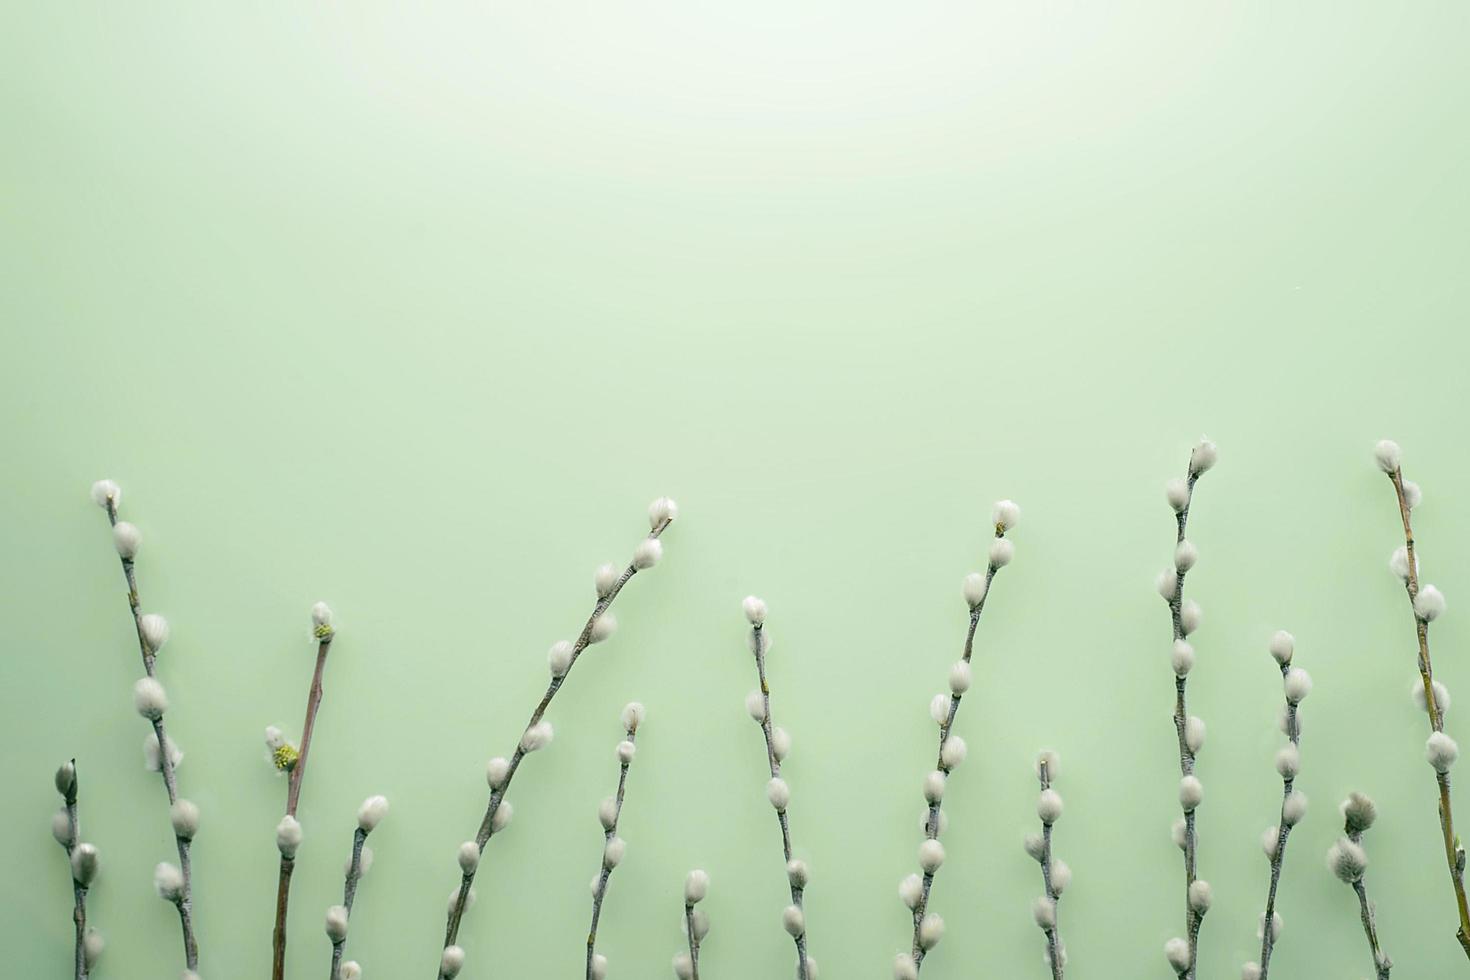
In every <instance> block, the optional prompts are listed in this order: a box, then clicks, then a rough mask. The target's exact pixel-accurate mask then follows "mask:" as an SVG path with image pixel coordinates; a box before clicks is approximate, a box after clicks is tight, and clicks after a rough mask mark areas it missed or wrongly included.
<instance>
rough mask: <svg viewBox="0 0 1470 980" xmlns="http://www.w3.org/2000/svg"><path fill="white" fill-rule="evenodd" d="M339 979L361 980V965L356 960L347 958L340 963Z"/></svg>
mask: <svg viewBox="0 0 1470 980" xmlns="http://www.w3.org/2000/svg"><path fill="white" fill-rule="evenodd" d="M340 976H341V980H362V966H361V965H359V964H358V962H357V960H348V961H347V962H345V963H343V964H342V969H341V973H340Z"/></svg>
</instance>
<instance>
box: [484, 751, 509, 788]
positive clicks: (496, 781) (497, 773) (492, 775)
mask: <svg viewBox="0 0 1470 980" xmlns="http://www.w3.org/2000/svg"><path fill="white" fill-rule="evenodd" d="M509 775H510V760H508V759H506V758H504V757H502V756H498V755H497V756H496V757H495V758H493V759H491V760H490V761H489V762H487V763H485V782H487V783H489V784H490V788H491V789H500V788H501V787H502V786H504V785H505V778H506V777H507V776H509Z"/></svg>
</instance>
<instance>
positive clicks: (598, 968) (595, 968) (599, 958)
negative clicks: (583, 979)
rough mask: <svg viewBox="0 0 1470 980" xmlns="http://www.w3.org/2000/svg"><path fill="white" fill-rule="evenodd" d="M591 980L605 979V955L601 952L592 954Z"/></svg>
mask: <svg viewBox="0 0 1470 980" xmlns="http://www.w3.org/2000/svg"><path fill="white" fill-rule="evenodd" d="M592 980H607V957H606V956H603V955H602V954H601V953H593V954H592Z"/></svg>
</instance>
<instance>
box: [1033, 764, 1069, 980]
mask: <svg viewBox="0 0 1470 980" xmlns="http://www.w3.org/2000/svg"><path fill="white" fill-rule="evenodd" d="M1056 766H1057V760H1056V756H1055V755H1054V754H1053V753H1050V752H1043V753H1042V754H1041V755H1040V756H1039V757H1038V758H1037V760H1036V778H1037V781H1038V782H1039V783H1040V784H1041V794H1042V799H1041V801H1040V802H1039V803H1038V805H1037V810H1038V811H1041V813H1040V814H1039V815H1040V816H1041V818H1042V819H1041V835H1040V837H1039V838H1038V839H1037V843H1036V845H1034V846H1036V847H1037V851H1038V856H1037V859H1036V860H1037V863H1039V864H1040V865H1041V884H1042V887H1043V889H1044V891H1045V894H1044V895H1043V896H1042V899H1041V901H1039V902H1038V903H1037V905H1036V910H1035V914H1036V924H1037V925H1038V926H1040V927H1041V931H1042V934H1043V935H1045V936H1046V962H1047V965H1048V966H1049V967H1050V968H1051V975H1052V980H1062V977H1063V974H1064V973H1065V972H1066V967H1067V948H1066V945H1065V944H1064V943H1063V942H1062V926H1061V921H1060V915H1059V912H1060V905H1061V899H1062V892H1063V891H1064V890H1065V889H1066V887H1067V885H1068V884H1069V882H1070V881H1071V877H1072V872H1071V869H1070V868H1068V867H1067V865H1066V864H1065V863H1064V862H1062V861H1058V860H1055V859H1053V857H1052V851H1051V842H1052V829H1053V827H1054V826H1055V824H1056V819H1055V816H1056V815H1057V814H1056V811H1057V810H1060V802H1059V801H1058V803H1057V805H1056V806H1055V807H1052V806H1051V803H1050V801H1049V800H1048V799H1047V797H1046V794H1047V793H1048V792H1050V793H1053V794H1055V793H1056V790H1054V789H1052V788H1051V784H1052V779H1053V778H1054V777H1055V773H1056ZM1047 817H1052V819H1050V820H1048V819H1047ZM1027 846H1028V848H1029V847H1031V846H1033V845H1032V844H1031V842H1030V840H1029V839H1028V841H1027Z"/></svg>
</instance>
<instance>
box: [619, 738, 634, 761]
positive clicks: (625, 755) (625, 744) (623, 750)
mask: <svg viewBox="0 0 1470 980" xmlns="http://www.w3.org/2000/svg"><path fill="white" fill-rule="evenodd" d="M637 754H638V746H636V745H634V744H633V743H632V742H630V741H628V740H627V739H623V740H622V741H621V742H619V743H618V761H619V762H621V763H622V764H623V765H625V766H626V765H628V764H629V763H630V762H632V761H633V756H635V755H637Z"/></svg>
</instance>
